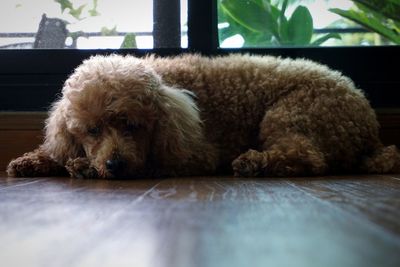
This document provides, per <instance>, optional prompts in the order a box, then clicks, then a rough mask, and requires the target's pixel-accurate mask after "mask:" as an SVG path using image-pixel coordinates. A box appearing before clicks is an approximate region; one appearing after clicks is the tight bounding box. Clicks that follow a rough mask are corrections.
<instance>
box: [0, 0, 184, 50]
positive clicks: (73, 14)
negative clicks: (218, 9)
mask: <svg viewBox="0 0 400 267" xmlns="http://www.w3.org/2000/svg"><path fill="white" fill-rule="evenodd" d="M183 2H185V1H183ZM182 7H183V8H186V4H182ZM166 12H167V11H166ZM181 12H182V14H184V16H182V20H181V23H182V24H183V25H185V24H186V19H187V18H186V16H185V14H186V13H183V12H185V10H181ZM182 29H183V27H182ZM152 31H153V1H150V0H149V1H148V0H146V1H144V0H34V1H33V0H1V8H0V49H23V48H28V49H30V48H78V49H96V48H100V49H102V48H113V49H116V48H121V47H123V48H153V33H152ZM183 39H184V38H183ZM185 43H187V41H186V42H185V41H184V40H183V41H182V44H185Z"/></svg>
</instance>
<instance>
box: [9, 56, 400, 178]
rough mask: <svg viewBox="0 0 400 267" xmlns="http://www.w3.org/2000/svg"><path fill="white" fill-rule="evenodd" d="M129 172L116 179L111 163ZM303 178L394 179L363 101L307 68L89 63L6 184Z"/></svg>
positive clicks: (390, 153)
mask: <svg viewBox="0 0 400 267" xmlns="http://www.w3.org/2000/svg"><path fill="white" fill-rule="evenodd" d="M114 159H118V162H124V163H125V164H124V165H123V166H122V165H121V167H120V169H119V170H118V175H116V174H115V172H112V171H110V169H109V167H107V164H106V162H108V161H109V160H114ZM232 169H233V172H234V174H235V175H242V176H300V175H325V174H330V173H350V172H351V173H354V172H364V173H388V172H399V171H400V154H399V151H398V150H397V148H396V147H394V146H390V147H384V146H383V145H382V144H381V142H380V140H379V137H378V123H377V120H376V116H375V113H374V111H373V110H372V109H371V107H370V105H369V103H368V101H367V100H366V98H365V97H364V95H363V93H362V92H361V91H360V90H358V89H356V88H355V86H354V84H353V82H352V81H351V80H350V79H349V78H347V77H344V76H343V75H342V74H341V73H339V72H337V71H333V70H330V69H328V68H327V67H325V66H323V65H320V64H317V63H314V62H311V61H308V60H303V59H298V60H291V59H281V58H276V57H269V56H249V55H230V56H226V57H215V58H207V57H202V56H199V55H182V56H179V57H170V58H159V57H154V56H149V57H146V58H135V57H133V56H118V55H112V56H108V57H103V56H95V57H92V58H90V59H88V60H85V61H84V62H83V63H82V64H81V65H80V66H79V67H78V68H77V69H76V70H75V71H74V73H73V74H72V75H71V76H70V77H69V78H68V80H67V81H66V82H65V85H64V88H63V90H62V97H61V98H60V99H59V100H58V101H56V102H55V104H54V105H53V107H52V109H51V111H50V116H49V118H48V120H47V122H46V134H45V140H44V143H43V144H42V145H41V146H40V147H39V148H38V149H37V150H35V151H33V152H30V153H27V154H25V155H23V156H22V157H20V158H18V159H15V160H12V161H11V162H10V164H9V166H8V169H7V171H8V174H9V175H11V176H35V175H56V174H63V173H65V171H68V172H69V173H70V175H71V176H74V177H87V178H97V177H100V178H113V177H141V176H158V175H207V174H216V173H227V172H230V171H231V170H232Z"/></svg>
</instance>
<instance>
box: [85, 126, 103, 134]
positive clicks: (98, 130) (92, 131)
mask: <svg viewBox="0 0 400 267" xmlns="http://www.w3.org/2000/svg"><path fill="white" fill-rule="evenodd" d="M88 133H89V134H90V135H92V136H98V135H99V134H100V133H101V128H100V127H98V126H96V127H92V128H89V129H88Z"/></svg>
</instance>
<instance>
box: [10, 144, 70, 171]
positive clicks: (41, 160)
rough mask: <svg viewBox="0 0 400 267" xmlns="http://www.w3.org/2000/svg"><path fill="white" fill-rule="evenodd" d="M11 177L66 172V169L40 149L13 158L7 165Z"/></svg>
mask: <svg viewBox="0 0 400 267" xmlns="http://www.w3.org/2000/svg"><path fill="white" fill-rule="evenodd" d="M7 174H8V176H11V177H37V176H52V175H60V174H65V169H64V168H63V167H62V166H60V165H58V164H57V163H56V162H55V161H53V160H52V159H51V158H50V157H48V156H46V155H45V154H43V153H42V152H40V151H39V150H35V151H33V152H29V153H25V154H24V155H23V156H21V157H19V158H16V159H13V160H12V161H10V163H9V164H8V166H7Z"/></svg>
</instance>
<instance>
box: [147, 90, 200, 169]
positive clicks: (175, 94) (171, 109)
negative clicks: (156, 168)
mask: <svg viewBox="0 0 400 267" xmlns="http://www.w3.org/2000/svg"><path fill="white" fill-rule="evenodd" d="M194 98H195V95H194V94H193V93H191V92H189V91H187V90H180V89H176V88H171V87H168V86H165V85H162V86H161V97H160V99H159V101H158V102H159V103H158V106H159V109H160V113H161V114H160V118H159V120H158V122H157V124H156V126H155V131H154V135H153V149H154V151H153V155H152V156H153V157H154V159H153V160H156V162H157V164H161V165H162V166H164V167H172V166H176V165H179V164H184V163H185V161H187V160H190V158H191V157H192V155H193V153H197V152H198V151H197V148H198V147H199V144H200V143H201V142H202V140H203V138H204V137H203V132H202V122H201V119H200V114H199V110H198V108H197V106H196V104H195V102H194Z"/></svg>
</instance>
